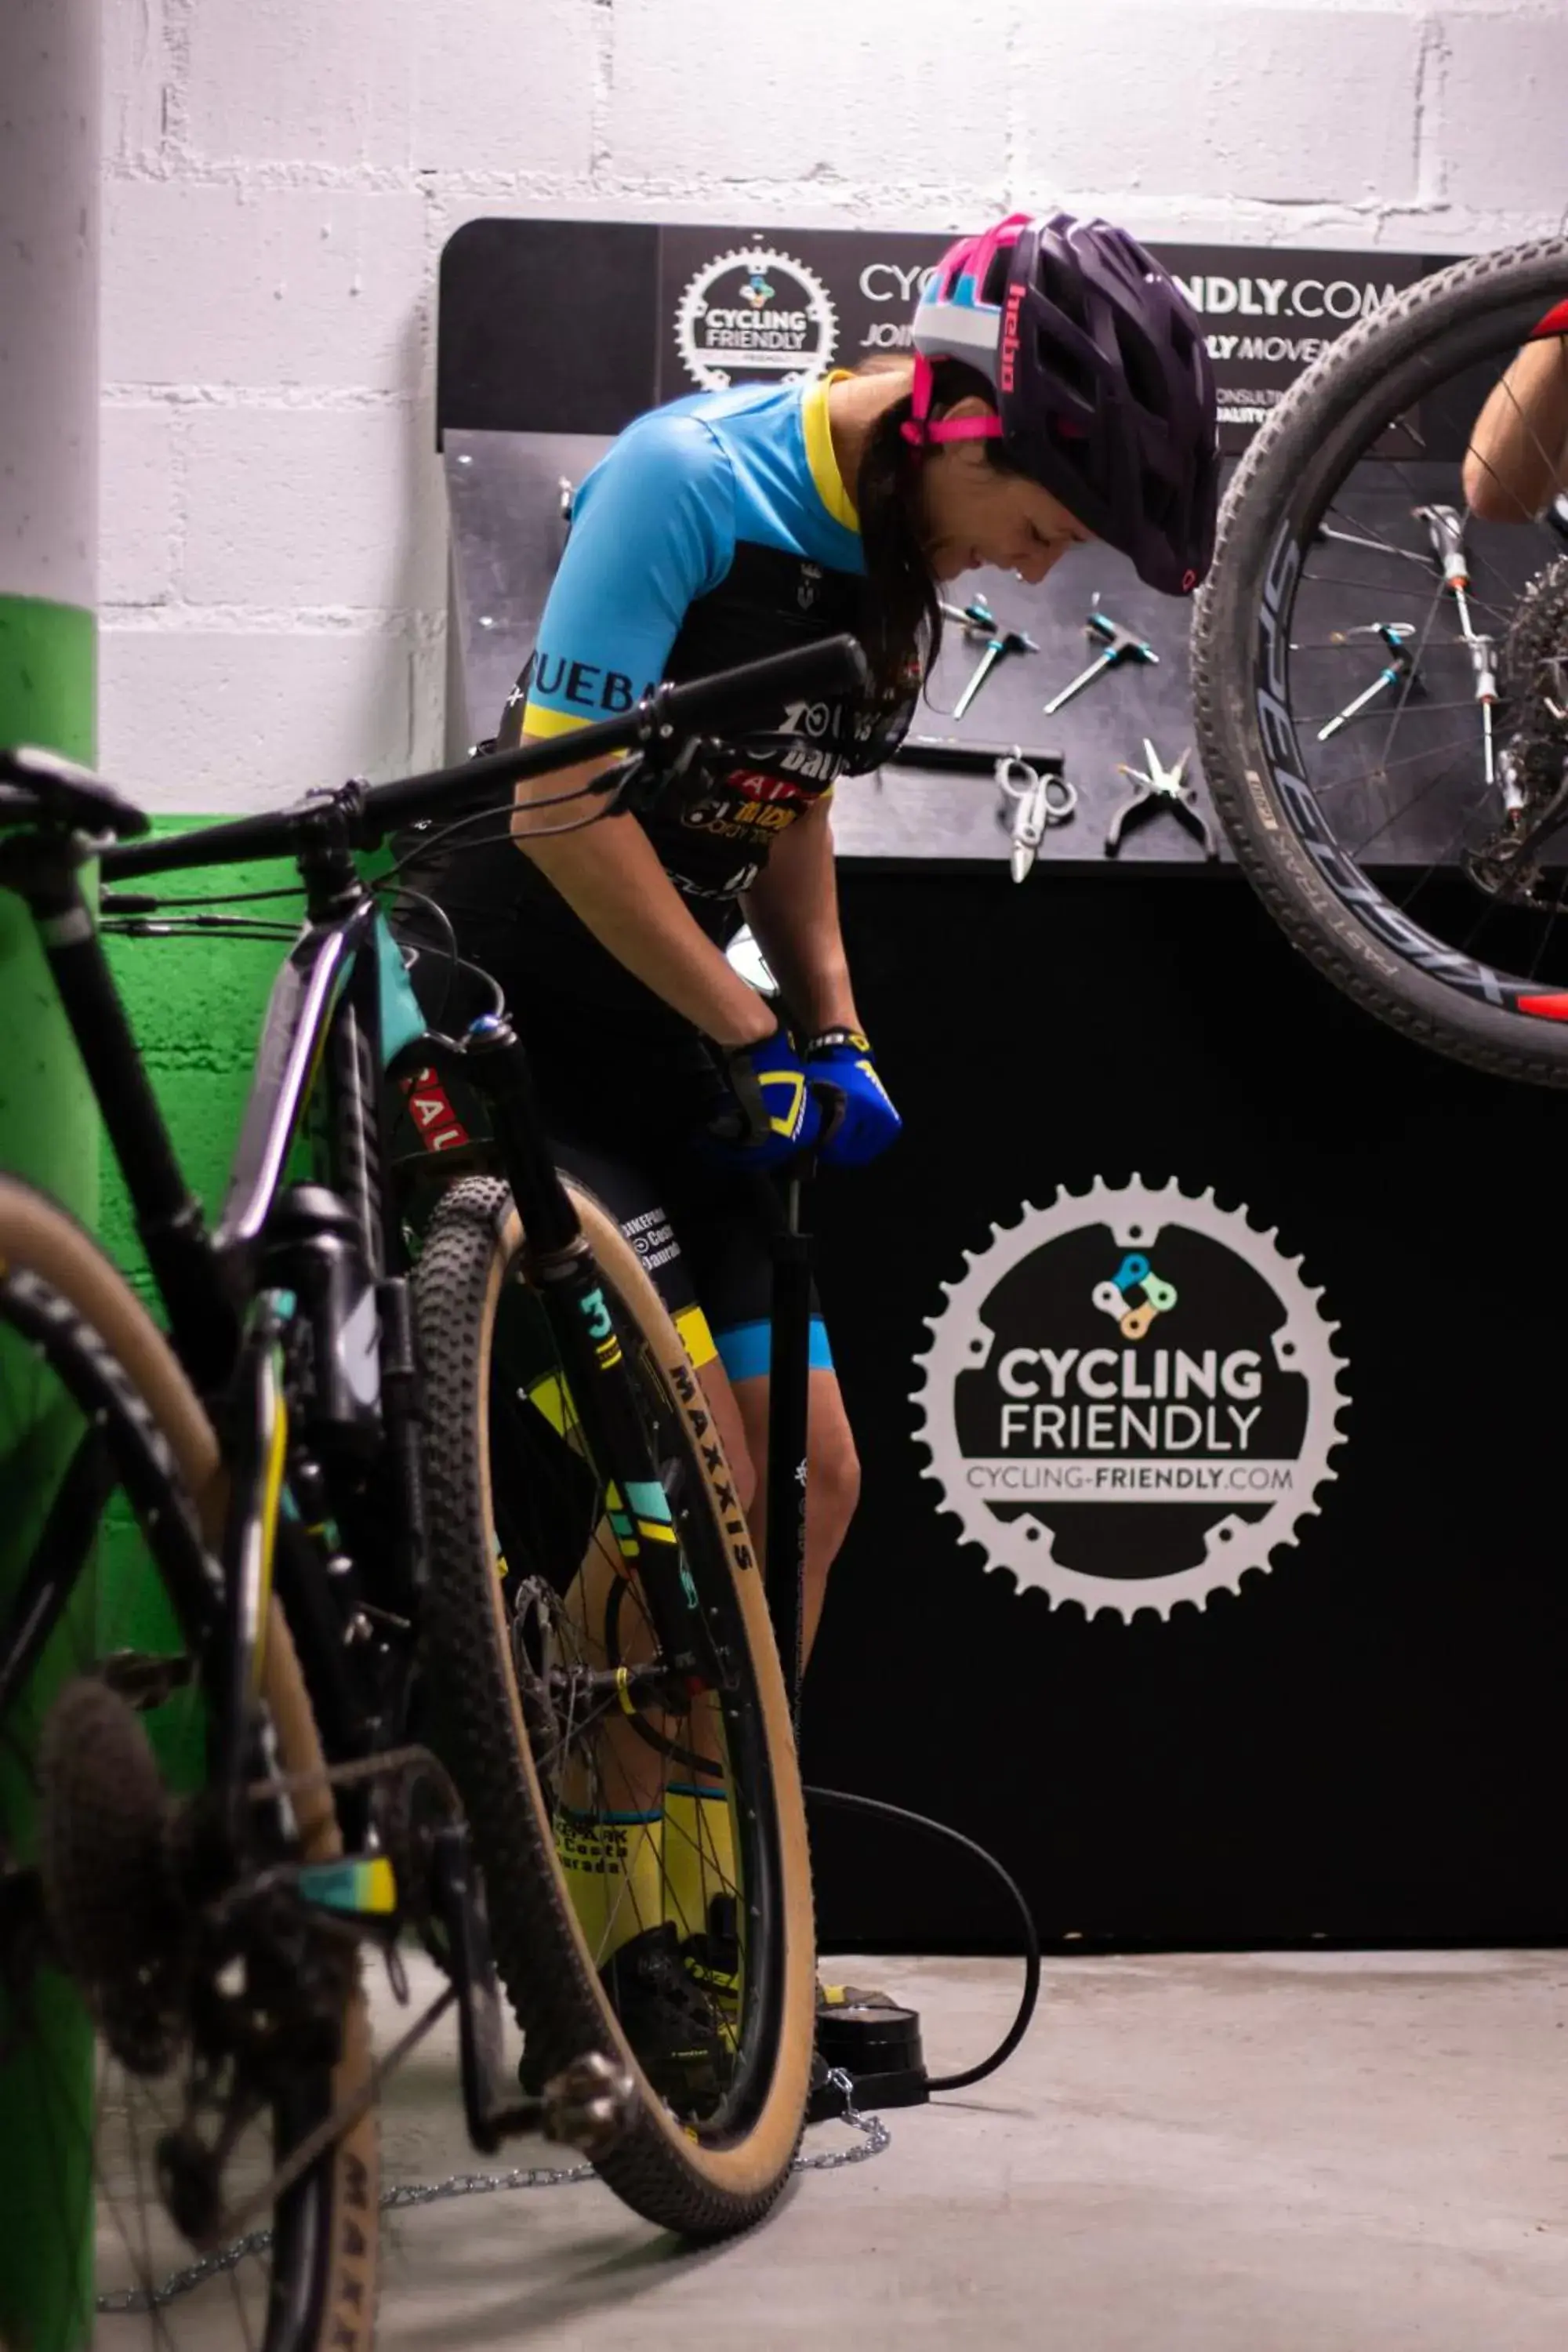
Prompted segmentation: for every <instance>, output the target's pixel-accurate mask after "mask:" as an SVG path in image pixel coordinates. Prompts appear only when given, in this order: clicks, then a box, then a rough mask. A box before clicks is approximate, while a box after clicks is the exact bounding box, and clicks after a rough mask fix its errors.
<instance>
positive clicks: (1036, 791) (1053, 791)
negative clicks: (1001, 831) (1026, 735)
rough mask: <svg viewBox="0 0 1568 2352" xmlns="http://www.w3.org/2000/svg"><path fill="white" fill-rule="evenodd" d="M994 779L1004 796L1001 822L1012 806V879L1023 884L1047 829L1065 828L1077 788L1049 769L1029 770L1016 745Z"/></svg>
mask: <svg viewBox="0 0 1568 2352" xmlns="http://www.w3.org/2000/svg"><path fill="white" fill-rule="evenodd" d="M995 775H996V782H997V783H998V785H999V786H1000V787H1001V791H1002V795H1003V802H1002V810H1001V814H1002V817H1003V819H1004V821H1005V820H1006V818H1007V803H1008V802H1009V801H1011V802H1012V803H1013V812H1012V834H1013V856H1012V867H1013V879H1014V881H1015V882H1022V881H1024V880H1025V879H1026V877H1027V875H1028V872H1029V868H1030V867H1031V866H1033V864H1034V862H1035V857H1036V855H1037V851H1038V849H1039V846H1040V844H1041V842H1042V841H1043V840H1044V839H1045V837H1046V828H1047V825H1052V824H1067V823H1068V820H1069V819H1070V818H1071V816H1072V814H1073V812H1074V810H1075V809H1076V808H1077V807H1078V787H1077V785H1076V784H1069V783H1068V780H1067V778H1066V777H1065V776H1058V775H1057V774H1056V773H1055V772H1053V771H1052V770H1050V769H1049V768H1047V769H1040V768H1035V767H1031V765H1030V763H1029V761H1027V760H1026V759H1025V757H1024V755H1023V753H1022V751H1020V750H1019V748H1018V746H1017V745H1016V744H1015V745H1014V746H1013V749H1012V750H1011V751H1005V752H1004V753H1003V755H1002V757H1001V758H1000V759H999V760H998V761H997V762H996V768H995Z"/></svg>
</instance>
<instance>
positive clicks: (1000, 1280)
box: [914, 1177, 1346, 1619]
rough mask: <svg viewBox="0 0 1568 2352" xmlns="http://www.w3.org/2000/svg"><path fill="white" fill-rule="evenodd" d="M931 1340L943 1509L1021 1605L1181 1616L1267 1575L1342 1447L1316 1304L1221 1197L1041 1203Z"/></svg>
mask: <svg viewBox="0 0 1568 2352" xmlns="http://www.w3.org/2000/svg"><path fill="white" fill-rule="evenodd" d="M965 1265H966V1270H965V1272H964V1275H963V1279H962V1280H961V1281H959V1282H956V1283H952V1284H947V1283H944V1284H943V1285H942V1288H943V1290H944V1292H945V1294H946V1304H945V1305H944V1307H942V1311H941V1313H940V1314H939V1315H937V1316H935V1317H933V1318H931V1319H930V1321H929V1322H928V1324H927V1328H928V1329H929V1330H930V1332H931V1346H930V1348H929V1349H927V1351H926V1353H925V1354H924V1355H923V1356H921V1358H920V1359H919V1362H920V1365H921V1386H920V1387H919V1388H918V1389H917V1390H916V1391H915V1392H914V1402H915V1403H916V1405H917V1407H918V1409H919V1413H920V1423H919V1427H918V1429H917V1435H918V1436H919V1438H920V1439H921V1442H922V1443H923V1444H925V1445H926V1446H927V1447H928V1448H929V1450H930V1454H931V1463H930V1465H929V1467H928V1468H927V1470H926V1471H925V1473H924V1475H926V1476H927V1477H929V1478H931V1479H934V1480H935V1481H936V1484H937V1486H938V1487H939V1489H940V1492H941V1496H942V1500H941V1504H940V1505H939V1507H940V1508H942V1509H944V1510H948V1511H951V1512H952V1513H953V1515H954V1516H955V1517H957V1519H958V1521H959V1523H960V1525H961V1527H962V1528H963V1533H964V1535H965V1537H967V1538H968V1539H969V1540H970V1541H971V1542H973V1543H977V1544H979V1545H980V1546H981V1548H982V1549H983V1550H984V1553H985V1555H986V1565H987V1566H988V1567H990V1568H993V1569H1002V1570H1008V1571H1010V1572H1011V1574H1012V1575H1013V1576H1014V1578H1015V1579H1016V1583H1017V1587H1018V1589H1019V1590H1020V1591H1022V1590H1023V1589H1024V1588H1025V1587H1026V1586H1027V1587H1030V1588H1032V1589H1033V1590H1035V1591H1041V1592H1044V1593H1046V1594H1047V1596H1048V1598H1049V1599H1050V1600H1051V1601H1053V1602H1058V1601H1076V1602H1077V1603H1078V1604H1079V1607H1080V1608H1082V1609H1083V1610H1084V1611H1086V1612H1087V1613H1088V1614H1089V1615H1090V1616H1093V1615H1095V1614H1096V1613H1097V1612H1099V1611H1100V1610H1110V1611H1112V1612H1115V1613H1116V1614H1118V1615H1120V1616H1121V1617H1124V1618H1128V1619H1131V1617H1133V1616H1134V1615H1135V1614H1136V1613H1137V1612H1138V1611H1139V1610H1141V1609H1152V1610H1153V1611H1155V1612H1157V1613H1158V1614H1159V1615H1160V1616H1161V1617H1168V1616H1169V1615H1170V1613H1171V1611H1172V1609H1173V1607H1174V1606H1175V1604H1176V1603H1177V1602H1178V1601H1192V1602H1194V1603H1195V1604H1196V1605H1197V1606H1198V1607H1199V1608H1202V1607H1204V1606H1205V1603H1206V1601H1207V1600H1208V1596H1209V1594H1210V1593H1211V1592H1215V1591H1220V1590H1226V1591H1237V1590H1239V1587H1240V1583H1241V1579H1242V1577H1243V1576H1244V1575H1245V1574H1246V1572H1247V1570H1248V1569H1261V1570H1265V1571H1267V1570H1268V1568H1269V1567H1270V1565H1271V1563H1272V1559H1273V1555H1274V1554H1275V1552H1276V1551H1278V1550H1279V1548H1280V1547H1281V1546H1283V1545H1287V1544H1291V1543H1294V1542H1295V1540H1296V1538H1297V1534H1298V1531H1299V1529H1300V1524H1301V1522H1302V1521H1303V1520H1304V1519H1306V1518H1307V1517H1310V1516H1312V1515H1314V1514H1316V1512H1317V1511H1318V1509H1319V1507H1320V1506H1319V1502H1318V1495H1319V1490H1320V1489H1321V1487H1323V1486H1325V1485H1326V1484H1327V1483H1329V1482H1330V1481H1331V1480H1332V1479H1333V1478H1334V1476H1335V1475H1336V1473H1335V1471H1334V1469H1333V1467H1332V1466H1331V1461H1330V1456H1331V1454H1332V1453H1333V1451H1334V1449H1335V1448H1336V1447H1337V1446H1338V1445H1340V1444H1342V1443H1343V1437H1342V1432H1341V1430H1340V1427H1339V1418H1338V1417H1339V1414H1340V1412H1341V1411H1342V1408H1343V1406H1344V1404H1345V1402H1346V1395H1345V1391H1344V1390H1343V1389H1342V1385H1341V1375H1342V1371H1343V1370H1344V1364H1343V1360H1342V1358H1341V1357H1340V1356H1339V1355H1338V1354H1336V1352H1335V1349H1334V1347H1333V1344H1332V1340H1333V1335H1334V1333H1335V1332H1336V1331H1337V1329H1338V1328H1339V1327H1338V1325H1337V1324H1334V1323H1331V1322H1329V1321H1328V1320H1326V1319H1325V1318H1324V1315H1323V1312H1322V1308H1321V1292H1319V1291H1315V1290H1312V1289H1310V1288H1309V1287H1308V1286H1307V1285H1306V1283H1305V1282H1304V1281H1303V1280H1302V1278H1301V1273H1300V1259H1299V1258H1290V1257H1287V1256H1286V1255H1284V1254H1283V1252H1282V1251H1281V1250H1280V1248H1279V1244H1278V1241H1277V1239H1276V1236H1275V1235H1274V1234H1272V1233H1260V1232H1259V1231H1258V1229H1257V1227H1256V1226H1254V1225H1252V1224H1251V1223H1248V1220H1247V1213H1246V1211H1245V1210H1244V1209H1235V1210H1232V1209H1225V1208H1222V1207H1220V1206H1219V1204H1218V1203H1217V1202H1215V1197H1214V1194H1213V1193H1212V1192H1205V1193H1203V1194H1201V1195H1197V1196H1193V1195H1189V1194H1187V1193H1184V1192H1183V1191H1182V1190H1181V1188H1180V1186H1179V1185H1176V1184H1174V1183H1172V1184H1168V1185H1165V1186H1163V1187H1161V1186H1152V1185H1145V1184H1144V1183H1142V1181H1141V1180H1140V1179H1138V1178H1137V1177H1134V1178H1133V1180H1132V1181H1131V1183H1130V1184H1124V1185H1108V1184H1105V1183H1103V1182H1101V1181H1100V1179H1099V1178H1098V1177H1097V1178H1096V1179H1095V1181H1094V1183H1093V1184H1092V1185H1091V1186H1090V1188H1089V1191H1088V1192H1084V1193H1071V1192H1063V1193H1060V1194H1058V1198H1057V1199H1056V1201H1055V1202H1053V1203H1052V1204H1051V1205H1050V1207H1048V1208H1045V1209H1036V1208H1030V1207H1027V1206H1026V1207H1025V1208H1024V1209H1023V1211H1022V1213H1021V1214H1020V1216H1019V1218H1018V1220H1017V1222H1016V1223H1014V1224H1012V1225H998V1226H996V1227H994V1229H993V1232H992V1236H991V1239H990V1241H989V1243H988V1244H986V1246H985V1247H984V1249H981V1250H979V1251H977V1252H975V1253H973V1254H972V1255H966V1261H965Z"/></svg>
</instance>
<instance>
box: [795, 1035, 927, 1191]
mask: <svg viewBox="0 0 1568 2352" xmlns="http://www.w3.org/2000/svg"><path fill="white" fill-rule="evenodd" d="M805 1075H806V1078H807V1080H808V1082H809V1083H810V1085H811V1086H812V1087H814V1088H815V1087H833V1088H835V1089H836V1090H837V1093H838V1095H839V1096H840V1097H842V1099H843V1108H842V1110H841V1112H840V1114H839V1116H838V1118H837V1119H836V1120H834V1121H832V1122H831V1123H830V1125H829V1127H828V1130H827V1133H826V1137H825V1139H824V1140H823V1145H822V1157H823V1160H825V1161H826V1164H827V1165H828V1166H829V1167H830V1168H864V1167H865V1165H866V1163H867V1161H868V1160H875V1159H876V1158H877V1157H878V1155H879V1153H881V1152H884V1151H886V1150H887V1148H888V1146H889V1143H891V1142H893V1141H894V1140H895V1139H897V1137H898V1135H899V1133H900V1129H902V1127H903V1124H904V1122H903V1120H902V1119H901V1118H900V1117H899V1114H898V1112H897V1111H896V1110H895V1109H894V1108H893V1106H892V1104H891V1102H890V1101H889V1097H888V1090H887V1088H886V1087H885V1086H884V1085H883V1084H882V1081H881V1079H880V1078H879V1076H877V1069H876V1065H875V1063H874V1062H873V1061H872V1059H871V1046H870V1042H869V1040H868V1038H867V1037H866V1036H865V1035H863V1034H862V1033H861V1032H860V1031H859V1030H858V1029H825V1030H823V1032H822V1033H821V1034H820V1035H819V1036H816V1037H814V1038H813V1039H812V1041H811V1043H810V1045H808V1046H807V1047H806V1049H805Z"/></svg>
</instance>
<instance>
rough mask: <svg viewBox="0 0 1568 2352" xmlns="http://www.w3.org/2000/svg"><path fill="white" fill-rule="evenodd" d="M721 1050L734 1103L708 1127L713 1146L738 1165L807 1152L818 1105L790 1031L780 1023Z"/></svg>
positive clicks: (773, 1162) (770, 1164)
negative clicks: (745, 1042)
mask: <svg viewBox="0 0 1568 2352" xmlns="http://www.w3.org/2000/svg"><path fill="white" fill-rule="evenodd" d="M721 1052H722V1055H723V1059H724V1068H725V1074H726V1076H727V1077H728V1079H729V1083H730V1091H731V1095H732V1097H733V1098H734V1107H733V1109H732V1111H731V1113H730V1114H729V1116H727V1117H726V1118H722V1119H721V1121H720V1122H719V1124H718V1125H717V1126H716V1127H715V1128H714V1129H711V1130H710V1143H711V1148H712V1149H713V1150H714V1151H715V1152H717V1153H718V1154H719V1155H720V1157H721V1158H722V1159H725V1160H731V1161H732V1162H733V1163H734V1165H735V1166H737V1167H742V1168H779V1167H782V1166H783V1165H784V1162H785V1161H786V1160H793V1159H794V1158H795V1154H796V1153H797V1152H801V1151H808V1150H810V1149H811V1147H812V1145H813V1144H814V1143H815V1142H816V1139H817V1137H818V1135H819V1134H820V1132H821V1129H822V1107H821V1105H820V1104H819V1103H818V1102H817V1100H816V1097H815V1096H814V1095H813V1094H812V1091H811V1088H810V1086H809V1085H808V1083H807V1079H806V1069H805V1060H804V1058H803V1057H802V1055H801V1054H800V1052H799V1050H798V1048H797V1047H796V1045H795V1040H794V1038H793V1037H792V1036H791V1035H790V1033H789V1031H788V1030H787V1029H786V1028H785V1027H784V1025H783V1024H782V1023H780V1024H777V1025H776V1026H775V1027H774V1029H773V1033H772V1034H771V1035H769V1036H766V1037H761V1038H758V1039H757V1040H755V1042H754V1043H752V1044H751V1045H731V1046H724V1047H721Z"/></svg>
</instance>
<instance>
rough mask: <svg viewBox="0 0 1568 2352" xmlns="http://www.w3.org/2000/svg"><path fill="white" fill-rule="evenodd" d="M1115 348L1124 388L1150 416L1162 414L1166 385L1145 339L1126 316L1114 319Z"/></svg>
mask: <svg viewBox="0 0 1568 2352" xmlns="http://www.w3.org/2000/svg"><path fill="white" fill-rule="evenodd" d="M1116 348H1117V350H1118V351H1119V352H1121V367H1122V372H1123V373H1124V374H1125V376H1126V378H1127V388H1128V390H1129V391H1130V392H1131V394H1132V397H1133V399H1134V400H1135V401H1136V402H1137V403H1138V405H1139V407H1140V408H1142V409H1146V410H1147V411H1148V412H1149V414H1150V415H1152V416H1163V415H1164V413H1165V387H1164V383H1163V376H1162V373H1161V370H1160V367H1159V365H1158V363H1157V362H1156V361H1155V358H1154V354H1153V352H1152V351H1151V350H1150V348H1149V345H1148V343H1147V341H1145V340H1144V338H1143V337H1142V335H1140V334H1139V333H1137V332H1136V331H1135V330H1133V329H1132V328H1131V327H1130V326H1129V324H1128V321H1127V320H1125V319H1118V320H1116Z"/></svg>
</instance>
